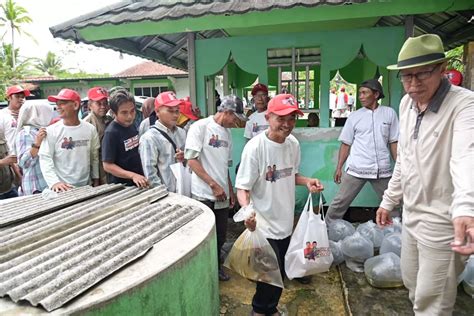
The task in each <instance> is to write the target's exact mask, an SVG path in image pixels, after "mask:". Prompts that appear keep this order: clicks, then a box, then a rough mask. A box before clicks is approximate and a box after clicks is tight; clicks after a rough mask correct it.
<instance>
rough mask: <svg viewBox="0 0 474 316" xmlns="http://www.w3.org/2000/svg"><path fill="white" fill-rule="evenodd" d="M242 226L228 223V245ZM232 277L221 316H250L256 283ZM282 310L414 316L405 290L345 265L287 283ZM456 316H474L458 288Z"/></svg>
mask: <svg viewBox="0 0 474 316" xmlns="http://www.w3.org/2000/svg"><path fill="white" fill-rule="evenodd" d="M243 229H244V228H243V224H241V223H237V224H236V223H233V222H232V220H230V221H229V232H228V238H227V239H228V243H227V244H226V245H225V246H224V248H227V249H230V248H231V247H232V242H233V241H234V240H235V239H236V238H237V237H238V236H239V235H240V233H241V232H242V231H243ZM226 271H227V272H228V273H229V275H230V276H231V280H230V281H228V282H220V284H219V286H220V299H221V309H220V314H221V316H240V315H248V314H249V312H250V310H251V302H252V296H253V294H254V292H255V283H254V282H252V281H249V280H247V279H244V278H242V277H241V276H240V275H238V274H236V273H234V272H233V271H231V270H228V269H226ZM284 283H285V289H284V291H283V295H282V298H281V299H280V305H279V309H280V310H281V311H282V312H284V315H289V316H306V315H327V316H332V315H387V316H391V315H413V312H412V305H411V303H410V301H409V299H408V291H407V290H406V289H405V288H397V289H377V288H374V287H372V286H370V285H369V283H368V282H367V280H366V278H365V275H364V273H355V272H353V271H351V270H349V269H348V268H346V266H345V264H342V265H341V266H339V267H331V269H330V271H329V272H326V273H321V274H317V275H314V276H312V281H311V283H310V284H307V285H303V284H300V283H298V282H296V281H290V280H287V279H286V280H285V281H284ZM454 315H459V316H464V315H474V300H473V299H472V298H471V297H469V296H468V295H467V294H466V293H465V292H464V291H463V289H462V287H459V289H458V296H457V300H456V305H455V310H454Z"/></svg>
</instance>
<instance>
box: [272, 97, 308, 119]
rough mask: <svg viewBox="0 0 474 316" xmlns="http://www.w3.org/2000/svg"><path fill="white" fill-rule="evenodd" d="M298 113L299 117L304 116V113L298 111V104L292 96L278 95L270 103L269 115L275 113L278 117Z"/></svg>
mask: <svg viewBox="0 0 474 316" xmlns="http://www.w3.org/2000/svg"><path fill="white" fill-rule="evenodd" d="M293 112H296V114H298V115H303V112H301V111H300V109H298V102H296V99H295V97H294V96H292V95H291V94H277V95H276V96H275V97H274V98H272V99H271V100H270V102H268V108H267V113H275V114H276V115H278V116H284V115H288V114H290V113H293Z"/></svg>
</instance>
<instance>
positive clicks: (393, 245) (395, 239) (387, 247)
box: [380, 233, 402, 257]
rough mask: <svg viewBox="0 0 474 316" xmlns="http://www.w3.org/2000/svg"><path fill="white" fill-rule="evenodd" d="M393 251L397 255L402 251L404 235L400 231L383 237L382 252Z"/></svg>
mask: <svg viewBox="0 0 474 316" xmlns="http://www.w3.org/2000/svg"><path fill="white" fill-rule="evenodd" d="M389 252H393V253H394V254H396V255H397V256H399V257H400V256H401V253H402V235H401V234H400V233H391V234H388V235H386V236H385V237H384V238H383V241H382V245H381V246H380V254H384V253H389Z"/></svg>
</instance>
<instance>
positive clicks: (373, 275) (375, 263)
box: [364, 252, 403, 288]
mask: <svg viewBox="0 0 474 316" xmlns="http://www.w3.org/2000/svg"><path fill="white" fill-rule="evenodd" d="M364 272H365V277H366V278H367V281H368V282H369V284H370V285H372V286H373V287H378V288H395V287H400V286H403V281H402V271H401V269H400V257H399V256H397V255H396V254H394V253H393V252H389V253H384V254H382V255H379V256H375V257H373V258H369V259H367V260H366V261H365V263H364Z"/></svg>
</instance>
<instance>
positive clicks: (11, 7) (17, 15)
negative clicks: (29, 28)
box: [0, 0, 32, 68]
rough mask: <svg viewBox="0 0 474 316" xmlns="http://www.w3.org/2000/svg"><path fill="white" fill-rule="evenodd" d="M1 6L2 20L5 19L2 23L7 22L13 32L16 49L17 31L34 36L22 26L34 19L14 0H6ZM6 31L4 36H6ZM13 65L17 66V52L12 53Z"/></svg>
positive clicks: (13, 43) (13, 42)
mask: <svg viewBox="0 0 474 316" xmlns="http://www.w3.org/2000/svg"><path fill="white" fill-rule="evenodd" d="M0 8H1V9H2V11H3V15H4V16H3V17H2V18H1V20H2V21H4V22H3V23H2V24H5V25H6V26H7V27H8V28H9V29H10V32H11V33H12V42H11V45H12V50H13V51H15V32H18V34H22V33H24V34H26V35H28V36H30V37H32V36H31V35H30V34H28V33H27V32H25V31H23V30H22V28H21V25H22V24H25V23H31V22H32V20H31V18H30V17H29V16H28V11H27V10H26V9H25V8H24V7H22V6H20V5H17V4H16V3H15V1H14V0H6V1H5V3H2V4H1V5H0ZM5 34H6V31H5V33H4V34H3V36H2V39H3V37H5ZM12 58H13V59H12V66H13V68H15V66H16V60H15V54H12Z"/></svg>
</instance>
